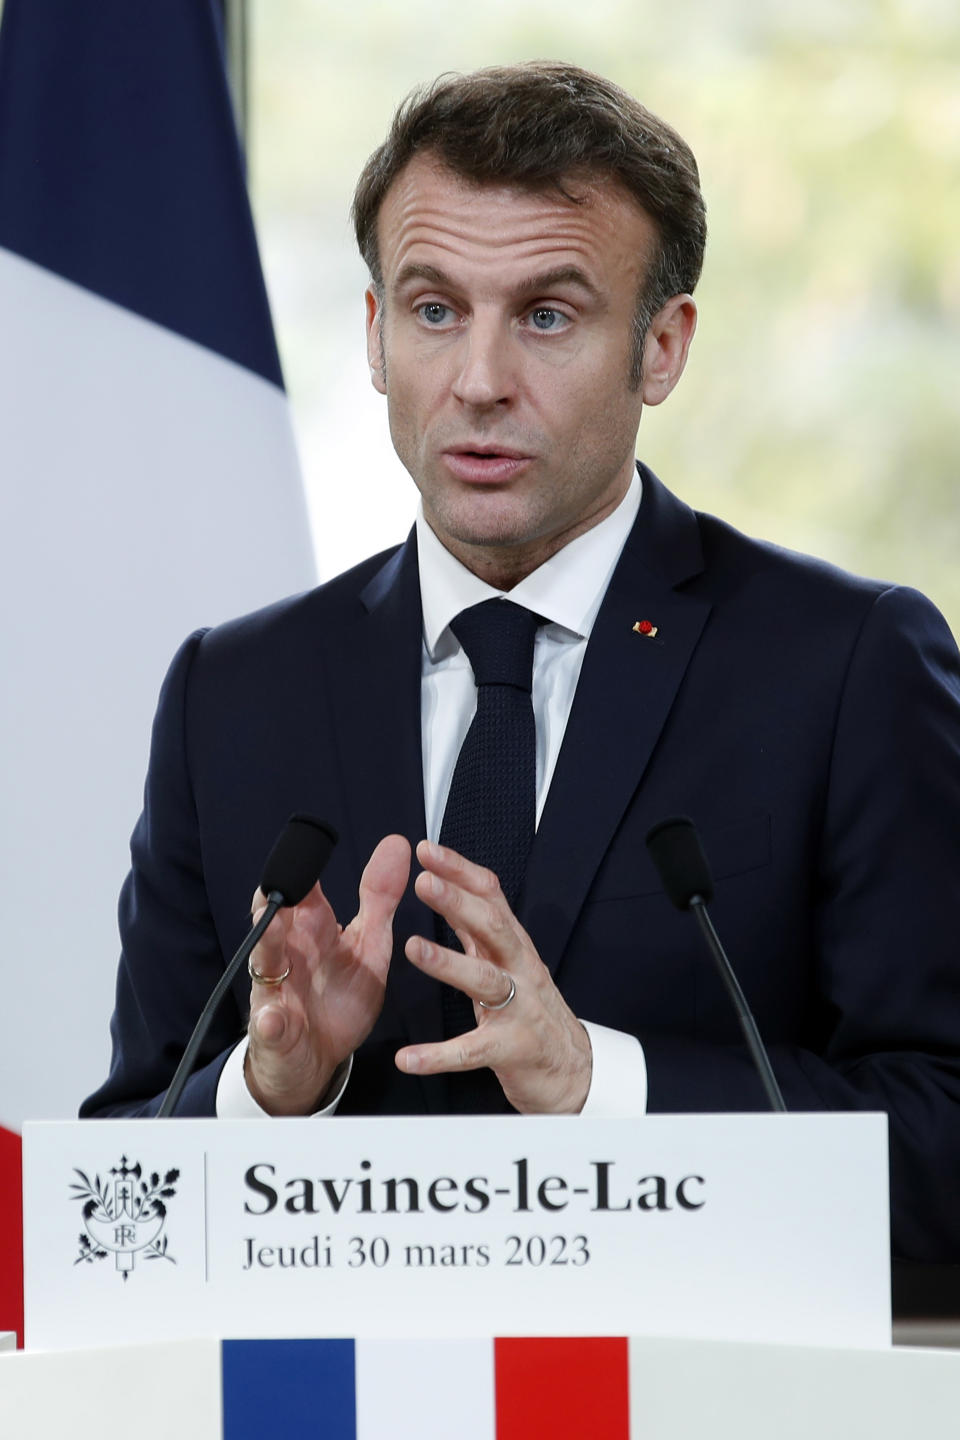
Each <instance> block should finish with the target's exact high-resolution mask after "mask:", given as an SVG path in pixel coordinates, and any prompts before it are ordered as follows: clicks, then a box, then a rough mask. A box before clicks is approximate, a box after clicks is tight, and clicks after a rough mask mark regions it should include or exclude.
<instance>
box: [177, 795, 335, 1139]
mask: <svg viewBox="0 0 960 1440" xmlns="http://www.w3.org/2000/svg"><path fill="white" fill-rule="evenodd" d="M337 838H338V837H337V832H336V830H334V828H333V826H332V825H328V824H327V823H326V821H324V820H317V819H316V818H315V817H314V816H313V815H291V816H290V819H289V820H288V821H287V823H286V825H285V826H284V827H283V829H282V831H281V832H280V834H279V835H278V836H277V839H276V843H275V844H274V847H273V849H272V850H271V851H270V854H269V855H268V856H267V863H266V864H265V865H264V867H263V875H262V877H261V880H260V889H261V890H262V891H263V893H264V895H266V897H267V905H266V909H265V910H264V912H263V914H262V915H261V916H260V919H259V920H258V921H257V923H256V925H254V926H253V928H252V929H251V930H250V931H249V933H248V934H247V936H246V938H245V940H244V941H243V943H242V944H241V946H240V948H239V950H238V951H237V953H236V954H235V955H234V957H233V959H232V960H231V961H230V964H229V965H228V966H227V968H226V970H224V972H223V974H222V975H221V976H220V979H219V980H218V981H217V983H216V986H215V987H214V990H213V993H212V994H211V996H210V999H209V1000H208V1001H207V1003H206V1005H204V1007H203V1010H202V1012H201V1014H200V1019H199V1020H198V1021H197V1023H196V1025H195V1026H194V1030H193V1034H192V1035H191V1036H190V1039H189V1040H188V1041H187V1045H186V1049H185V1050H184V1052H183V1056H182V1058H181V1060H180V1064H179V1065H178V1066H177V1068H176V1071H175V1072H174V1076H173V1079H172V1080H171V1081H170V1085H169V1088H168V1089H167V1093H166V1095H165V1096H164V1097H163V1103H162V1104H161V1106H160V1109H159V1110H158V1111H157V1119H158V1120H166V1119H167V1118H168V1117H169V1116H171V1115H172V1114H173V1112H174V1110H175V1109H176V1107H177V1105H178V1103H179V1100H180V1096H181V1095H182V1094H183V1087H184V1085H186V1083H187V1080H188V1079H189V1078H190V1075H191V1073H192V1071H193V1067H194V1065H195V1064H196V1062H197V1056H198V1055H199V1053H200V1047H201V1045H202V1044H203V1042H204V1039H205V1038H206V1034H207V1031H208V1030H209V1028H210V1022H211V1021H212V1019H213V1017H214V1015H215V1014H216V1012H217V1010H218V1009H219V1008H220V1002H221V1001H222V999H223V997H224V995H225V994H226V993H227V991H228V990H229V988H230V986H231V985H232V984H233V981H234V979H235V978H236V975H237V972H238V971H239V969H240V967H241V965H244V964H246V962H247V960H248V959H249V957H250V953H251V951H252V950H253V947H254V946H255V945H256V944H257V942H258V940H259V939H260V937H261V936H262V935H263V932H264V931H265V930H266V928H267V926H268V925H269V924H270V921H271V920H272V919H273V917H274V915H276V913H277V911H278V910H279V909H280V908H281V907H282V906H287V905H299V904H300V901H301V900H303V899H304V898H305V897H306V896H307V894H308V893H309V892H310V891H311V890H312V889H313V887H314V885H315V884H316V882H317V880H318V879H319V878H320V874H321V872H322V870H323V868H324V866H325V865H326V863H327V861H328V860H329V859H330V856H331V855H332V854H333V847H334V846H335V845H336V843H337Z"/></svg>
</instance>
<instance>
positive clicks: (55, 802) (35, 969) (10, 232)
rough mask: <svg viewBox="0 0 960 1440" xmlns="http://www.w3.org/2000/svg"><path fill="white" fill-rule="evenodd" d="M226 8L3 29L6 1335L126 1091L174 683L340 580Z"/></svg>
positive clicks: (1, 952)
mask: <svg viewBox="0 0 960 1440" xmlns="http://www.w3.org/2000/svg"><path fill="white" fill-rule="evenodd" d="M223 38H224V37H223V33H222V14H221V6H220V4H219V3H217V0H163V4H159V5H156V4H154V5H150V4H131V3H130V0H6V3H5V5H4V7H3V13H2V24H0V457H2V459H0V463H2V470H3V495H4V526H3V533H4V560H3V565H2V566H0V603H2V611H3V617H4V620H3V626H2V629H0V633H2V638H0V673H2V675H3V688H4V693H5V702H4V707H3V718H2V721H0V725H2V740H3V763H2V774H3V782H2V783H3V796H2V805H0V838H2V847H3V849H2V873H3V875H4V880H5V887H6V901H5V904H4V940H3V945H2V946H0V967H2V976H3V997H4V998H3V1004H2V1006H0V1127H2V1128H0V1207H2V1219H0V1330H4V1329H17V1330H21V1326H22V1309H21V1276H20V1254H21V1248H20V1243H19V1238H18V1226H19V1218H20V1217H19V1199H18V1197H19V1193H20V1192H19V1163H20V1146H19V1132H20V1128H21V1125H22V1124H23V1122H24V1121H25V1120H27V1119H33V1118H64V1117H68V1116H72V1115H74V1114H75V1113H76V1109H77V1105H78V1103H79V1101H80V1100H81V1099H82V1097H83V1096H84V1095H85V1094H86V1093H87V1092H88V1091H90V1090H91V1089H92V1088H93V1087H94V1086H95V1085H96V1084H97V1083H98V1082H99V1081H100V1080H101V1079H102V1077H103V1075H104V1074H105V1073H106V1069H107V1064H108V1036H107V1021H108V1017H109V1014H110V1011H111V1009H112V1004H113V981H114V973H115V966H116V951H117V940H116V925H115V901H116V894H117V891H118V889H119V885H120V881H121V880H122V878H123V874H124V871H125V869H126V865H127V854H126V837H127V836H128V835H129V833H130V830H131V828H132V825H133V822H134V820H135V818H136V814H137V811H138V809H139V806H140V794H141V786H142V780H143V772H144V768H145V762H146V756H147V744H148V739H149V729H150V720H151V716H152V712H153V707H154V703H155V700H156V695H157V691H158V689H159V685H160V681H161V679H162V677H163V673H164V670H165V668H166V664H167V662H168V660H169V658H170V656H171V655H172V653H173V651H174V649H175V648H176V646H177V644H178V643H179V641H180V640H181V639H182V638H183V636H184V635H185V634H187V633H188V632H189V631H190V630H192V629H194V628H196V627H197V626H199V625H205V624H212V623H216V622H217V621H219V620H222V619H224V618H226V617H227V616H228V615H231V614H237V613H241V612H243V611H245V610H250V609H253V608H255V607H256V606H258V605H261V604H264V603H266V602H268V601H270V600H272V599H275V598H277V597H278V596H280V595H284V594H289V593H290V592H292V591H296V590H299V589H303V588H306V587H308V586H309V585H311V584H312V583H313V581H314V562H313V552H312V547H311V543H310V538H309V532H308V525H307V513H306V506H305V503H304V498H303V492H302V485H301V480H300V474H299V468H298V462H297V455H296V450H295V446H294V442H293V434H292V429H291V423H290V415H289V409H288V403H287V398H286V396H285V394H284V389H283V380H282V376H281V371H280V363H279V360H278V356H277V349H276V344H275V341H274V336H273V329H272V325H271V319H270V310H269V305H268V301H267V294H266V289H265V286H264V282H263V275H262V272H261V269H260V261H259V257H258V253H257V244H256V237H255V234H254V228H253V220H252V217H251V212H250V206H249V201H248V197H247V191H246V184H245V178H244V169H243V157H242V153H241V148H240V144H239V141H238V137H237V132H236V127H235V124H234V117H233V113H232V110H231V102H230V97H229V93H228V86H227V80H226V74H225V65H224V46H223Z"/></svg>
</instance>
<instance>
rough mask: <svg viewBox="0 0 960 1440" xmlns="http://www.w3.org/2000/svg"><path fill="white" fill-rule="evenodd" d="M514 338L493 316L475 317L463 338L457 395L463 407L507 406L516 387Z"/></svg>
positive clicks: (456, 384)
mask: <svg viewBox="0 0 960 1440" xmlns="http://www.w3.org/2000/svg"><path fill="white" fill-rule="evenodd" d="M512 352H513V347H512V344H511V337H510V335H509V333H507V332H506V331H504V330H503V329H502V328H501V326H500V325H499V324H498V323H497V322H496V320H495V319H494V318H493V317H489V318H486V317H478V316H474V318H473V319H472V321H471V322H470V325H469V328H468V329H467V331H466V333H465V335H464V337H463V348H462V350H461V355H460V359H461V364H460V367H459V369H458V371H457V373H456V375H455V377H454V381H453V393H454V395H455V397H456V398H457V399H458V400H459V401H460V402H461V404H463V405H468V406H470V408H471V409H474V410H490V409H492V408H494V407H495V406H497V405H502V404H506V403H507V402H509V401H510V400H511V399H512V398H513V394H514V391H515V388H516V375H515V373H514V356H513V353H512Z"/></svg>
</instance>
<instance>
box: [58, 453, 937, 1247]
mask: <svg viewBox="0 0 960 1440" xmlns="http://www.w3.org/2000/svg"><path fill="white" fill-rule="evenodd" d="M642 473H643V487H644V488H643V501H642V505H641V509H640V514H639V517H638V520H637V523H636V526H635V527H634V530H633V532H632V534H631V536H630V538H629V540H628V542H627V545H626V547H625V549H624V552H623V555H622V557H621V560H620V562H619V565H618V567H617V569H616V572H615V574H614V577H613V579H612V581H611V583H610V586H609V589H608V591H607V595H606V597H605V600H604V602H603V605H602V607H601V610H600V612H599V615H598V617H597V621H596V625H595V627H594V631H593V634H592V636H591V639H590V642H589V645H588V647H587V651H586V656H585V659H584V663H583V669H582V672H581V677H580V682H579V686H578V689H577V693H576V697H575V700H574V705H573V709H572V712H571V715H570V720H569V723H568V726H567V731H566V736H565V739H564V742H563V747H562V750H561V753H560V757H559V760H558V763H557V767H556V771H555V774H554V778H553V782H552V784H551V787H550V792H549V795H548V798H547V802H546V805H545V808H544V811H543V815H542V818H541V822H540V825H539V828H538V831H537V835H536V839H535V842H534V846H533V850H532V853H531V857H530V863H529V869H528V876H527V883H526V889H525V894H524V898H523V901H522V904H521V906H520V912H519V913H520V918H521V919H522V921H523V923H524V925H525V926H526V927H527V929H528V931H529V932H530V934H531V936H532V938H533V940H534V942H535V944H536V946H537V949H538V950H539V953H540V955H541V956H542V958H543V960H544V961H545V963H546V964H547V965H548V966H549V968H550V970H551V971H552V972H553V974H554V976H555V979H556V982H557V984H558V985H559V987H560V989H561V990H562V992H563V994H564V996H565V997H566V1000H567V1002H568V1004H569V1005H570V1006H571V1008H572V1009H573V1011H574V1013H575V1014H577V1015H578V1016H580V1017H581V1018H582V1019H584V1020H592V1021H597V1022H599V1023H601V1024H604V1025H609V1026H612V1027H614V1028H616V1029H620V1030H627V1031H631V1032H633V1033H634V1034H636V1035H637V1036H638V1037H639V1038H640V1040H641V1041H642V1043H643V1046H644V1048H645V1052H646V1057H647V1066H648V1074H649V1101H648V1104H649V1109H650V1110H651V1111H721V1110H755V1109H763V1108H764V1104H765V1102H764V1099H763V1095H762V1091H761V1088H760V1083H759V1081H758V1079H757V1076H756V1075H755V1073H754V1070H753V1068H752V1066H751V1064H750V1062H749V1059H748V1058H747V1054H746V1050H745V1047H744V1046H743V1045H742V1043H741V1039H740V1033H739V1030H738V1027H737V1023H736V1019H735V1017H734V1016H733V1014H732V1013H731V1010H730V1007H729V1004H728V1002H727V999H726V996H725V994H724V992H723V989H722V987H721V984H720V982H719V980H718V979H717V977H716V975H715V973H714V971H713V967H712V965H711V962H710V959H709V957H708V956H707V955H706V954H705V953H704V952H703V951H702V949H701V945H700V941H699V938H698V936H697V934H696V927H695V925H694V923H693V921H692V920H691V918H690V917H689V916H685V915H682V914H680V913H678V912H677V911H675V910H673V909H672V908H671V906H670V905H669V903H668V902H667V900H666V898H665V897H664V895H663V893H662V889H661V886H660V883H659V880H658V878H657V876H656V874H655V873H654V871H653V868H652V866H651V863H650V860H649V858H648V856H647V852H646V848H645V845H644V836H645V834H646V832H647V830H648V828H649V827H650V826H651V825H652V824H653V823H654V822H655V821H657V820H660V819H662V818H663V817H665V816H667V815H671V814H677V813H682V814H687V815H690V816H692V817H693V818H694V819H695V820H696V822H697V824H698V826H699V828H700V830H701V833H702V836H703V839H704V844H705V848H706V851H707V854H708V858H709V859H710V861H711V862H712V866H713V871H714V875H715V878H716V898H715V901H714V904H713V906H712V914H713V917H714V920H715V922H716V924H717V927H718V929H719V931H720V933H721V935H722V936H723V937H724V940H725V943H726V946H727V949H728V951H729V953H730V955H731V957H732V958H733V961H734V964H735V966H736V967H737V969H738V973H739V976H740V980H741V983H742V985H743V988H744V990H745V992H746V995H747V998H748V1000H749V1002H750V1004H751V1005H752V1007H753V1010H754V1012H755V1014H756V1017H757V1020H758V1023H759V1026H760V1030H761V1032H762V1034H763V1036H764V1038H765V1040H766V1042H767V1044H768V1046H769V1048H770V1052H771V1056H772V1060H773V1065H774V1069H775V1071H776V1073H777V1077H778V1080H779V1083H780V1085H781V1088H782V1090H783V1093H784V1096H785V1099H786V1102H787V1105H788V1107H789V1108H791V1109H797V1110H820V1109H838V1110H850V1109H871V1110H874V1109H882V1110H886V1111H887V1112H888V1114H889V1116H890V1136H891V1172H892V1179H891V1184H892V1202H893V1226H894V1248H895V1250H896V1251H897V1252H898V1253H900V1254H903V1255H906V1256H909V1257H913V1258H917V1259H948V1258H954V1259H958V1258H960V940H958V936H957V926H956V917H957V915H958V914H960V657H958V654H957V648H956V645H955V644H954V642H953V640H952V638H951V636H950V633H949V630H948V629H947V627H946V625H945V624H944V622H943V620H942V618H941V617H940V616H939V614H938V613H937V611H936V610H935V609H934V608H933V607H932V606H931V605H930V604H929V603H928V602H927V601H926V600H924V599H923V597H922V596H920V595H918V594H916V593H915V592H912V591H909V590H902V589H898V588H896V587H890V586H885V585H881V584H878V583H876V582H873V581H868V580H861V579H857V578H855V577H852V576H850V575H847V574H844V573H842V572H840V571H838V570H836V569H834V568H832V567H830V566H828V565H826V564H823V563H820V562H818V561H815V560H811V559H809V558H807V557H803V556H798V555H795V554H791V553H788V552H786V551H783V550H780V549H777V548H776V547H774V546H771V545H766V544H762V543H760V542H757V541H754V540H750V539H747V538H745V537H744V536H742V535H740V534H739V533H737V532H736V531H735V530H733V529H731V528H730V527H729V526H727V525H725V524H723V523H722V522H721V521H719V520H716V519H714V518H712V517H710V516H706V515H697V514H695V513H694V512H693V511H691V510H690V509H689V508H688V507H687V506H685V505H684V504H682V503H681V502H680V501H679V500H677V499H676V498H675V497H674V496H673V495H671V494H670V492H669V491H667V490H666V489H665V488H664V487H663V486H662V485H661V484H660V483H659V482H658V481H657V479H656V478H655V477H654V476H653V475H652V474H651V473H650V472H649V471H647V470H643V472H642ZM638 620H650V621H651V622H652V623H653V624H654V625H655V626H656V628H657V633H656V636H643V635H640V634H638V633H637V632H636V631H635V630H634V628H633V626H634V623H635V622H636V621H638ZM420 654H421V615H420V601H419V582H418V572H417V564H416V547H415V541H414V539H413V538H411V539H409V540H408V541H407V543H406V544H405V545H404V546H402V547H400V548H399V549H398V550H396V551H394V552H391V553H388V554H387V555H385V556H383V555H381V556H378V557H376V558H374V559H372V560H369V561H367V562H366V563H364V564H363V565H360V566H359V567H357V568H356V569H355V570H352V571H350V572H348V573H347V574H345V575H342V576H339V577H338V578H336V579H335V580H332V581H331V582H330V583H329V584H326V585H323V586H321V587H320V588H319V589H317V590H314V591H312V592H310V593H309V594H307V595H303V596H300V597H295V598H294V599H291V600H287V601H284V602H282V603H281V604H278V605H275V606H272V607H270V608H269V609H267V610H264V611H260V612H258V613H257V614H255V615H252V616H249V617H247V618H244V619H241V620H237V621H235V622H232V623H230V624H227V625H222V626H219V627H217V628H216V629H213V630H211V631H208V632H201V633H198V634H196V635H194V636H192V637H191V638H190V639H189V640H188V641H187V642H186V644H185V645H184V646H183V647H182V648H181V650H180V651H179V653H178V655H177V656H176V658H175V660H174V662H173V664H172V667H171V669H170V672H169V674H168V676H167V679H166V681H165V683H164V687H163V691H162V694H161V699H160V704H159V709H158V713H157V718H156V721H155V725H154V731H153V743H152V751H151V759H150V769H149V774H148V778H147V784H146V795H145V805H144V811H143V814H142V816H141V818H140V821H139V822H138V825H137V827H136V830H135V832H134V836H133V840H132V847H131V848H132V870H131V873H130V875H129V877H128V879H127V881H126V884H125V886H124V890H123V894H122V897H121V904H120V920H121V932H122V939H123V954H122V959H121V963H120V972H119V980H118V990H117V1007H116V1011H115V1014H114V1018H113V1023H112V1031H113V1041H114V1055H113V1064H112V1069H111V1073H110V1076H109V1079H108V1080H107V1082H106V1083H105V1085H104V1086H103V1087H102V1088H101V1090H99V1091H98V1092H97V1094H95V1095H94V1096H92V1097H91V1098H90V1100H88V1101H87V1102H86V1104H85V1106H84V1108H83V1111H82V1113H83V1114H87V1115H116V1114H143V1115H148V1114H151V1113H153V1112H154V1111H155V1110H156V1107H157V1105H158V1103H159V1098H160V1096H161V1094H162V1092H163V1090H164V1087H165V1086H166V1085H167V1083H168V1082H169V1080H170V1077H171V1074H172V1072H173V1069H174V1067H175V1065H176V1063H177V1060H178V1059H179V1055H180V1053H181V1051H182V1049H183V1046H184V1044H185V1042H186V1039H187V1036H188V1035H189V1033H190V1030H191V1028H192V1026H193V1024H194V1022H195V1020H196V1017H197V1015H198V1014H199V1012H200V1009H201V1008H202V1005H203V1003H204V1000H205V999H206V996H207V995H208V993H209V992H210V990H211V989H212V988H213V986H214V984H215V982H216V980H217V978H218V975H219V974H220V973H222V969H223V966H224V964H225V959H226V958H228V957H229V956H230V955H231V954H232V953H233V951H234V949H235V948H236V946H237V945H238V943H239V941H240V939H241V938H242V936H243V934H244V932H245V930H246V928H247V926H248V923H249V913H250V900H251V895H252V892H253V890H254V888H255V885H256V880H257V877H258V875H259V873H260V868H261V866H262V862H263V858H264V856H265V854H266V853H267V851H268V849H269V847H270V845H271V843H272V841H273V839H274V838H275V836H276V834H277V833H278V831H279V830H280V829H281V828H282V826H283V824H284V822H285V820H286V818H287V816H288V815H289V814H290V813H291V811H294V810H305V811H308V812H315V813H317V814H319V815H322V816H324V817H325V818H327V819H328V820H330V821H331V822H332V823H333V824H334V825H335V826H336V828H337V829H338V831H339V832H340V836H341V840H340V844H339V845H338V847H337V849H336V851H335V853H334V855H333V858H332V860H331V861H330V864H329V866H328V868H327V870H326V872H325V874H324V878H323V885H324V889H325V891H326V893H327V895H328V896H329V898H330V900H331V903H332V904H333V907H334V909H335V911H336V913H337V915H338V916H339V917H340V918H341V920H342V921H344V922H345V921H346V920H348V919H349V918H350V917H351V916H352V915H353V914H354V913H355V907H356V898H357V885H358V881H359V876H360V872H361V870H362V868H363V865H364V864H365V862H366V860H367V858H368V857H369V855H370V852H371V850H372V849H373V847H374V846H375V844H376V843H377V841H378V840H380V838H381V837H382V836H384V835H386V834H389V833H391V832H399V833H401V834H404V835H406V836H408V837H409V839H410V840H411V842H415V841H417V840H418V839H420V838H421V837H422V836H423V834H424V829H425V827H424V807H423V793H422V774H421V763H420ZM432 927H433V917H432V916H431V915H430V913H429V912H428V911H427V910H426V909H425V908H424V907H423V906H422V905H421V904H420V902H419V901H418V900H417V899H416V896H415V895H414V894H413V890H412V887H411V888H409V889H408V891H407V894H406V896H405V897H404V899H403V901H402V903H401V905H400V909H399V912H398V916H397V921H396V950H395V955H394V960H393V963H392V966H391V970H390V975H389V981H388V986H387V995H386V1001H385V1004H384V1007H383V1012H382V1014H381V1016H380V1019H379V1021H378V1023H377V1025H376V1026H375V1028H374V1030H373V1032H372V1034H371V1035H370V1037H369V1038H368V1040H367V1041H366V1042H365V1043H364V1045H363V1046H362V1047H361V1048H360V1050H359V1051H358V1053H357V1055H356V1058H355V1065H354V1073H353V1077H352V1079H351V1082H350V1084H349V1086H348V1088H347V1092H346V1095H345V1098H344V1101H343V1103H342V1105H341V1107H340V1113H342V1114H357V1113H361V1114H369V1113H377V1114H420V1113H442V1112H445V1111H448V1110H449V1109H451V1108H457V1104H458V1101H457V1098H456V1094H455V1093H454V1092H453V1091H452V1090H451V1088H450V1086H449V1085H448V1083H447V1080H446V1078H445V1077H442V1076H438V1077H428V1078H426V1077H415V1076H405V1075H401V1074H400V1073H399V1071H397V1069H396V1067H395V1066H394V1064H393V1056H394V1053H395V1051H396V1050H397V1049H398V1048H399V1047H400V1046H401V1045H403V1044H406V1043H409V1042H411V1041H415V1040H424V1039H431V1038H439V1037H440V1035H441V1033H442V1032H441V1021H440V1000H439V993H438V987H437V986H436V984H435V983H434V982H432V981H430V980H429V979H427V978H426V977H425V976H423V975H422V974H421V973H420V972H419V971H418V970H416V969H415V968H414V967H413V966H412V965H410V964H409V963H408V962H407V961H406V960H405V958H404V957H403V953H402V952H403V944H404V941H405V940H406V938H407V936H408V935H410V934H411V933H426V934H432ZM248 999H249V981H248V980H247V978H246V976H241V977H240V979H239V980H238V981H237V984H236V987H235V991H234V992H233V1003H232V1004H228V1005H227V1006H226V1007H225V1008H224V1009H223V1011H222V1012H221V1014H220V1016H219V1017H218V1020H217V1022H216V1023H215V1025H214V1028H213V1030H212V1031H211V1034H210V1037H209V1041H208V1045H207V1049H206V1053H205V1057H204V1061H203V1063H202V1065H201V1068H200V1069H199V1070H198V1072H197V1073H196V1074H195V1075H194V1076H193V1077H192V1079H191V1080H190V1082H189V1083H188V1085H187V1089H186V1091H185V1094H184V1098H183V1101H182V1102H181V1112H180V1113H183V1114H192V1115H209V1114H212V1113H214V1103H215V1092H216V1085H217V1080H218V1078H219V1074H220V1070H221V1068H222V1065H223V1062H224V1060H225V1058H226V1055H227V1053H229V1050H230V1048H231V1047H232V1046H233V1045H234V1044H235V1043H236V1042H237V1040H238V1039H239V1038H240V1036H241V1035H242V1033H243V1030H244V1026H245V1022H246V1015H247V1006H248ZM811 1203H816V1204H829V1203H830V1200H829V1180H828V1178H827V1177H823V1176H819V1177H811Z"/></svg>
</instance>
